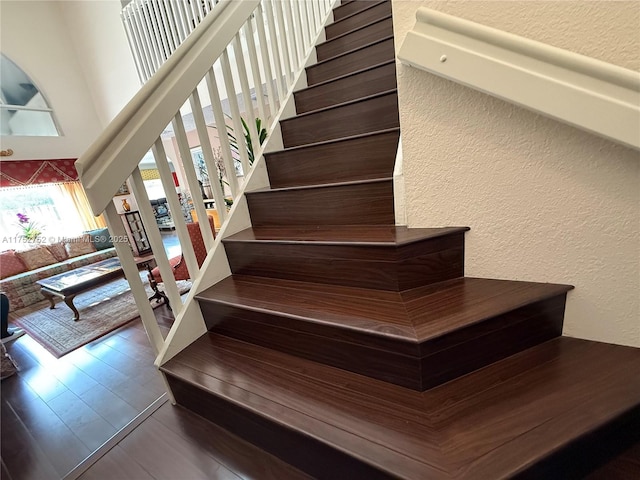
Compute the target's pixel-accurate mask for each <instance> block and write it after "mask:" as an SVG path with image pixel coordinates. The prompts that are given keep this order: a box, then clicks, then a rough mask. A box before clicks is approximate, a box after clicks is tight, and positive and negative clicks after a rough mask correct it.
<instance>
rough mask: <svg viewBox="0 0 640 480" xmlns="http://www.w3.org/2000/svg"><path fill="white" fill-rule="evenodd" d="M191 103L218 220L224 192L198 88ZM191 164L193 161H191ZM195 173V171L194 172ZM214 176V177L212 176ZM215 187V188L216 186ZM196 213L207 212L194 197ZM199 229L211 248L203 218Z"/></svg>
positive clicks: (199, 215)
mask: <svg viewBox="0 0 640 480" xmlns="http://www.w3.org/2000/svg"><path fill="white" fill-rule="evenodd" d="M189 101H190V103H191V111H192V112H193V120H194V122H195V124H196V131H197V133H198V138H199V139H200V148H202V156H203V157H204V164H205V166H206V167H207V173H208V175H209V184H210V185H211V188H212V190H213V196H214V199H215V201H216V210H217V211H218V218H219V219H220V220H222V219H224V217H221V216H220V210H221V209H222V210H226V207H225V203H224V193H223V192H222V189H221V188H220V184H219V183H218V181H217V180H218V169H217V167H216V163H215V160H214V158H213V150H212V149H211V140H210V139H209V132H208V131H207V125H206V123H205V120H204V114H203V113H202V104H201V102H200V95H199V94H198V89H196V90H194V91H193V93H192V94H191V97H190V98H189ZM192 165H193V162H192ZM194 173H195V172H194ZM214 176H215V178H214ZM216 187H217V188H216ZM196 204H197V206H196V213H197V214H198V218H199V219H205V218H207V217H206V215H207V212H206V209H205V208H204V204H203V202H202V200H200V199H198V201H197V202H196V200H195V199H194V205H196ZM199 223H200V230H201V231H202V238H203V239H204V244H205V245H206V246H207V249H208V250H209V249H211V248H212V247H213V240H214V239H213V234H212V232H211V229H210V228H209V223H208V222H205V221H204V220H200V222H199Z"/></svg>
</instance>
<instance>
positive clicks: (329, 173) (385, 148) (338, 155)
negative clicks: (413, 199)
mask: <svg viewBox="0 0 640 480" xmlns="http://www.w3.org/2000/svg"><path fill="white" fill-rule="evenodd" d="M399 137H400V129H399V128H391V129H387V130H380V131H377V132H371V133H365V134H361V135H354V136H351V137H344V138H338V139H333V140H327V141H324V142H317V143H312V144H307V145H303V146H299V147H292V148H287V149H284V150H279V151H275V152H270V153H267V154H265V160H266V162H267V170H268V172H269V180H270V182H271V187H272V188H280V187H291V186H296V185H313V184H317V183H332V182H336V181H347V180H366V179H372V178H381V177H391V176H392V175H393V165H394V163H395V158H396V153H397V149H398V139H399ZM345 157H346V158H349V162H346V163H345V161H344V158H345ZM301 160H303V161H301Z"/></svg>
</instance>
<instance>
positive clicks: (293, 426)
mask: <svg viewBox="0 0 640 480" xmlns="http://www.w3.org/2000/svg"><path fill="white" fill-rule="evenodd" d="M206 335H215V336H218V335H220V334H217V333H214V332H207V333H206ZM235 341H237V342H241V343H247V342H243V341H242V340H235ZM261 348H265V347H261ZM236 355H238V356H242V357H244V355H242V354H236ZM283 355H289V354H286V353H285V354H283ZM252 360H253V359H252ZM253 361H255V360H253ZM171 362H175V363H177V364H179V365H182V366H183V368H187V369H189V370H192V371H194V372H199V373H200V374H204V375H205V376H206V377H209V378H212V379H215V380H217V381H218V382H220V383H224V384H225V385H229V386H231V387H233V388H234V389H236V390H241V391H243V392H246V393H248V394H250V395H251V396H254V397H259V398H261V399H263V401H267V402H269V404H272V405H277V406H278V407H279V409H281V408H285V409H286V410H287V411H289V412H291V416H292V417H298V418H299V419H302V420H303V422H302V423H301V421H300V420H298V421H292V420H291V419H289V420H288V421H285V420H282V419H281V418H280V416H276V415H274V414H272V413H269V412H266V413H265V412H264V411H262V410H261V409H259V408H257V407H256V406H254V405H252V404H251V403H250V402H248V401H246V400H240V399H238V398H236V396H234V395H232V394H230V393H228V392H223V391H222V390H218V389H216V390H212V389H211V388H210V387H209V386H208V385H207V384H205V383H204V382H197V383H196V382H195V381H192V380H191V379H190V378H185V377H183V376H180V377H177V376H176V374H175V373H173V372H172V369H171V366H165V365H162V366H161V367H160V369H161V370H163V372H165V373H166V374H169V375H173V376H176V378H178V379H179V380H180V381H182V382H186V383H188V384H190V385H192V386H194V387H196V388H198V389H201V390H204V391H206V392H207V393H208V394H209V395H214V396H217V397H220V398H222V399H224V400H225V401H227V402H229V403H231V404H233V405H236V406H238V407H240V408H242V409H246V410H248V411H249V412H251V413H253V414H254V415H257V416H258V417H261V418H264V419H267V420H268V421H270V422H273V423H274V424H276V425H279V426H280V427H282V428H285V429H287V430H293V431H295V432H298V433H299V434H301V435H304V436H307V437H310V438H312V439H314V440H315V441H317V442H320V443H322V444H323V445H326V446H328V447H330V448H332V449H335V450H337V451H340V452H342V453H343V454H346V455H348V456H351V457H354V458H357V459H358V460H359V461H361V462H362V463H364V464H366V465H369V466H372V467H374V468H377V469H378V470H380V471H381V472H386V473H389V474H393V475H394V476H395V475H398V472H397V471H396V470H392V469H391V468H390V467H389V466H388V465H386V464H384V463H382V462H379V461H376V459H375V458H369V457H367V456H366V455H363V454H362V450H361V449H360V448H358V449H354V448H353V447H351V448H350V447H349V445H353V442H347V443H344V442H343V443H341V444H337V443H335V442H334V441H332V440H329V439H328V438H326V437H325V436H324V435H318V434H315V433H313V432H312V431H311V430H310V429H309V428H304V427H303V426H302V425H303V424H305V423H308V422H309V420H306V419H310V420H312V421H313V422H317V423H322V424H324V425H326V426H327V427H329V428H330V429H333V430H339V431H340V432H342V435H346V436H348V437H353V438H358V439H359V440H360V441H364V442H366V443H367V444H368V445H371V446H373V448H374V449H383V450H384V451H386V452H392V455H393V456H394V457H396V458H397V459H402V460H404V461H406V460H407V459H408V460H410V461H412V462H415V463H417V464H420V465H421V466H424V467H427V468H429V469H431V470H436V471H438V472H440V473H443V474H444V473H445V472H444V471H442V470H441V469H439V468H437V467H436V466H434V465H431V464H430V463H428V462H425V461H423V460H420V459H418V458H415V456H413V455H409V454H406V453H403V452H399V451H398V450H397V449H395V448H392V447H389V446H387V445H385V444H384V443H383V442H381V441H376V440H374V439H371V438H364V437H362V436H361V435H359V434H358V433H356V432H353V431H351V430H350V429H346V428H342V427H340V426H338V425H335V424H334V423H331V422H328V421H326V420H323V419H320V418H316V417H315V416H312V415H310V414H309V413H306V412H303V411H300V409H299V408H295V407H294V406H293V405H290V404H288V403H287V404H282V403H280V402H277V401H276V400H274V399H272V398H270V397H266V396H264V395H261V394H259V393H256V392H254V391H252V390H251V389H247V388H246V387H244V388H243V387H241V386H239V385H236V384H234V383H232V382H230V381H229V380H227V379H224V378H218V377H216V376H212V375H210V374H209V373H207V372H206V371H202V370H200V369H197V368H194V367H193V366H191V365H190V364H188V363H185V362H182V361H180V360H179V359H171V360H169V361H168V362H167V363H171ZM262 363H266V364H267V365H269V366H271V367H274V368H278V369H280V368H281V367H278V366H277V365H276V366H274V365H271V364H270V363H268V362H264V361H263V362H262ZM329 368H336V367H330V366H329ZM284 371H285V372H287V373H289V374H295V372H291V371H290V370H288V369H287V370H284ZM298 375H299V374H298ZM356 375H357V374H356ZM323 383H324V384H325V385H326V384H327V382H326V381H324V382H323ZM363 395H366V394H363ZM367 396H368V397H370V396H371V395H367ZM305 420H306V421H305ZM396 478H398V477H396ZM399 478H406V479H407V480H408V478H409V477H399Z"/></svg>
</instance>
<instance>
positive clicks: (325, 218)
mask: <svg viewBox="0 0 640 480" xmlns="http://www.w3.org/2000/svg"><path fill="white" fill-rule="evenodd" d="M247 202H248V204H249V212H250V214H251V223H252V225H253V226H263V225H351V224H354V223H356V224H359V225H392V224H393V223H394V214H393V186H392V183H391V181H390V180H389V181H384V182H376V183H366V184H355V185H344V186H333V187H324V188H312V189H308V190H291V191H273V192H269V191H266V192H252V193H249V194H247ZM319 206H320V208H318V207H319Z"/></svg>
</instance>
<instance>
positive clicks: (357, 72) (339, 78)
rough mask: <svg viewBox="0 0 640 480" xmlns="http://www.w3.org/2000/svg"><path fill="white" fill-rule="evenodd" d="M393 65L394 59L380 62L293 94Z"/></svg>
mask: <svg viewBox="0 0 640 480" xmlns="http://www.w3.org/2000/svg"><path fill="white" fill-rule="evenodd" d="M392 63H396V61H395V60H393V59H391V60H385V61H384V62H380V63H377V64H375V65H370V66H368V67H365V68H361V69H360V70H354V71H353V72H349V73H345V74H344V75H340V76H339V77H335V78H330V79H329V80H323V81H322V82H320V83H314V84H313V85H311V86H309V87H305V88H302V89H300V90H298V91H295V92H293V94H294V95H296V94H298V93H302V92H306V91H308V90H311V89H314V88H316V87H323V86H326V85H329V84H331V83H332V82H337V81H338V80H344V79H345V78H349V77H353V76H354V75H359V74H361V73H364V72H368V71H369V70H374V69H376V68H380V67H385V66H387V65H390V64H392ZM305 113H306V112H305Z"/></svg>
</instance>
